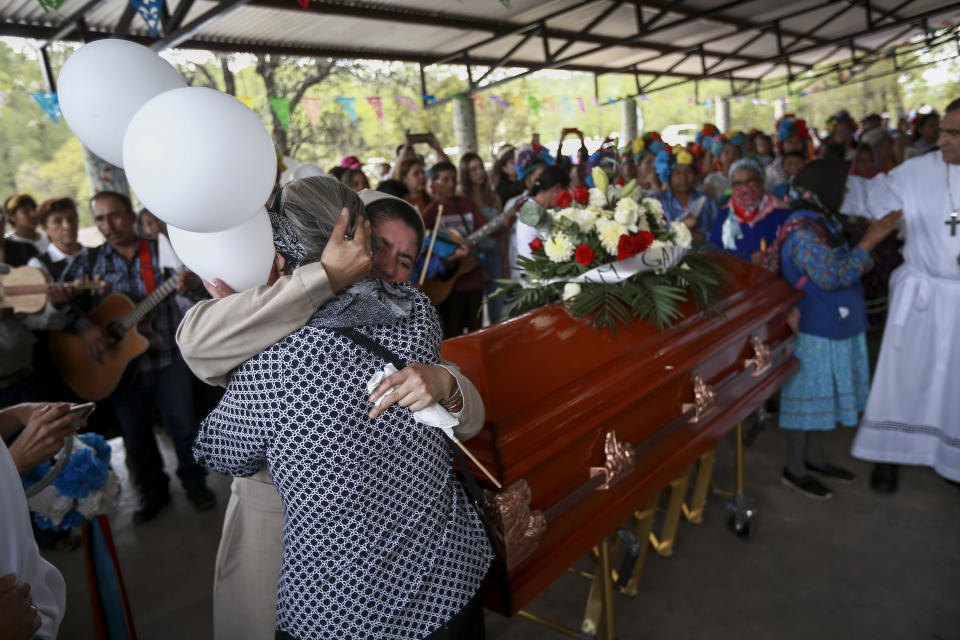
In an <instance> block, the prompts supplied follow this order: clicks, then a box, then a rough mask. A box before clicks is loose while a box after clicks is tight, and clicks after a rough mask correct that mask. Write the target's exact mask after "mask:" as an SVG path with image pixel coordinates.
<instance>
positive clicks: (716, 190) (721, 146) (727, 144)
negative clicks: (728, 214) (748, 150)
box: [703, 132, 743, 206]
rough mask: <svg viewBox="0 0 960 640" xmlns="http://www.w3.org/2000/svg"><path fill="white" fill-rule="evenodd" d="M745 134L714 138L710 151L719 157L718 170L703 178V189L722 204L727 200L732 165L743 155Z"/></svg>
mask: <svg viewBox="0 0 960 640" xmlns="http://www.w3.org/2000/svg"><path fill="white" fill-rule="evenodd" d="M742 145H743V134H742V133H739V132H738V133H735V134H733V135H732V136H730V137H727V136H726V135H723V136H718V137H716V138H714V139H713V144H711V145H710V151H711V152H712V153H713V155H714V156H715V157H716V159H717V163H716V171H714V172H713V173H710V174H708V175H707V177H706V178H704V179H703V191H704V193H706V194H707V195H708V196H710V197H711V198H713V199H714V200H716V201H717V203H718V204H719V205H720V206H723V205H724V204H726V202H727V198H728V197H729V196H728V195H727V190H728V189H729V188H730V167H731V166H732V165H733V163H734V162H736V161H737V160H739V159H740V158H742V157H743V149H742Z"/></svg>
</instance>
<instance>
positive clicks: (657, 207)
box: [643, 198, 667, 227]
mask: <svg viewBox="0 0 960 640" xmlns="http://www.w3.org/2000/svg"><path fill="white" fill-rule="evenodd" d="M643 207H644V208H645V209H646V210H647V211H649V212H650V213H652V214H653V215H654V217H655V218H656V219H657V223H658V224H659V225H660V226H661V227H662V226H665V225H666V224H667V216H666V214H664V212H663V203H661V202H660V201H659V200H657V199H656V198H644V199H643Z"/></svg>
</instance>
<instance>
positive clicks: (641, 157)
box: [631, 131, 666, 195]
mask: <svg viewBox="0 0 960 640" xmlns="http://www.w3.org/2000/svg"><path fill="white" fill-rule="evenodd" d="M631 146H632V149H631V151H633V163H634V165H636V176H637V177H636V180H637V186H638V187H640V188H641V189H643V190H644V191H645V192H646V193H647V194H648V195H653V194H654V193H657V192H658V191H661V190H662V189H664V188H665V185H664V184H663V183H662V182H661V181H660V177H659V176H658V175H657V168H656V166H655V163H656V157H657V154H658V153H659V152H660V151H663V149H664V148H665V147H666V145H664V143H663V140H661V139H660V134H659V133H657V132H656V131H648V132H646V133H644V134H643V135H642V136H640V137H639V138H637V139H636V140H634V141H633V144H632V145H631Z"/></svg>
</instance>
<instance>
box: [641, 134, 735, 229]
mask: <svg viewBox="0 0 960 640" xmlns="http://www.w3.org/2000/svg"><path fill="white" fill-rule="evenodd" d="M655 164H656V169H657V173H658V176H659V178H660V180H662V181H663V183H664V185H666V188H664V189H663V190H662V191H659V192H657V193H654V194H652V195H651V197H652V198H654V199H656V200H658V201H659V202H660V204H662V205H663V213H664V215H666V217H667V220H669V221H670V222H673V221H674V220H682V221H683V222H684V224H686V225H687V226H688V227H690V229H691V231H693V232H694V233H695V234H696V235H697V236H698V237H699V238H706V236H707V234H709V233H710V229H711V227H712V226H713V223H714V220H716V218H717V215H718V213H719V209H718V207H717V203H716V201H715V200H714V199H713V198H711V197H709V196H708V195H706V194H705V193H701V192H700V191H697V189H696V188H695V187H696V184H697V164H696V162H695V160H694V157H693V154H692V153H690V152H689V151H687V150H686V149H684V148H682V147H677V148H676V153H673V152H672V151H670V150H667V149H663V150H661V151H660V152H658V153H657V155H656V160H655Z"/></svg>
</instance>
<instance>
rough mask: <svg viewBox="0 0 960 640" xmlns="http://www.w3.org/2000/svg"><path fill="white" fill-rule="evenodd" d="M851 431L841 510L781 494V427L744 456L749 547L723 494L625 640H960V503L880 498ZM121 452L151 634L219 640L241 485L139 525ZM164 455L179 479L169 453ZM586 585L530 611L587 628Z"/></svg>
mask: <svg viewBox="0 0 960 640" xmlns="http://www.w3.org/2000/svg"><path fill="white" fill-rule="evenodd" d="M853 434H854V430H852V429H843V430H840V431H838V432H834V433H833V434H830V436H828V439H827V453H828V458H829V459H830V460H831V461H832V462H835V463H839V464H842V465H844V466H847V467H849V468H850V469H852V470H854V471H855V472H856V473H857V474H858V478H857V480H856V482H854V483H853V484H851V485H836V486H834V492H835V493H834V496H833V499H832V500H829V501H827V502H816V501H813V500H810V499H809V498H806V497H804V496H802V495H800V494H798V493H796V492H794V491H792V490H791V489H789V488H787V487H785V486H784V485H782V484H781V483H780V471H781V468H782V465H783V459H784V455H785V453H784V452H785V440H784V438H783V434H782V433H781V432H779V431H778V430H777V429H775V428H772V427H768V428H767V429H766V430H765V431H764V432H762V433H761V435H760V437H759V439H758V440H757V442H756V443H755V444H754V445H753V447H752V448H750V449H748V450H747V464H748V467H747V485H748V492H749V493H751V494H752V495H754V496H755V497H756V498H757V502H758V507H759V510H760V513H759V517H758V520H757V522H756V526H755V528H754V536H753V537H752V539H750V540H748V541H745V540H742V539H740V538H737V537H735V536H734V535H733V534H731V533H730V532H729V531H728V530H727V528H726V526H725V522H726V513H725V511H724V503H725V502H726V499H724V498H722V497H720V496H716V495H715V496H711V499H710V502H709V503H708V506H707V511H706V516H705V520H704V522H703V524H701V525H699V526H694V525H690V524H688V523H682V524H681V526H680V531H679V535H678V539H677V545H676V551H675V553H674V555H673V557H671V558H661V557H659V556H657V555H656V554H654V553H652V552H651V553H650V554H648V560H647V567H646V571H645V574H644V576H643V580H642V583H641V586H640V593H639V594H638V595H637V596H636V597H635V598H628V597H625V596H622V595H617V597H616V621H617V628H618V637H619V638H620V639H621V640H627V639H652V638H676V639H682V640H698V639H701V638H703V639H708V638H709V639H711V640H724V639H727V638H730V639H736V640H741V639H742V638H774V639H782V640H794V639H796V640H812V639H833V638H836V639H842V640H859V639H860V638H864V639H867V638H869V639H871V640H873V639H887V638H890V639H921V638H922V639H930V640H934V639H936V640H952V639H960V597H958V587H960V535H958V534H960V491H958V490H957V488H956V487H954V486H952V485H949V484H947V483H946V482H944V481H943V480H942V479H941V478H940V477H939V476H937V475H936V474H935V473H933V472H932V471H931V470H929V469H923V468H905V469H903V470H902V472H901V489H900V492H899V493H897V494H895V495H893V496H886V495H877V494H875V493H873V492H872V491H871V490H870V489H869V486H868V477H869V472H870V468H871V467H870V465H869V464H867V463H863V462H860V461H857V460H852V459H851V458H850V457H849V455H848V453H847V452H848V451H849V448H850V442H851V441H852V438H853ZM111 444H113V445H114V447H115V454H114V462H115V464H114V468H115V469H116V470H117V472H118V473H119V474H121V475H122V480H123V483H124V491H123V494H122V495H121V499H120V505H119V510H118V513H117V515H115V516H114V517H113V518H112V526H113V532H114V536H115V539H116V544H117V552H118V554H119V557H120V562H121V564H122V567H123V571H124V576H125V579H126V584H127V591H128V594H129V596H130V600H131V606H132V609H133V615H134V618H135V620H136V625H137V631H138V634H139V637H140V638H141V640H153V639H160V638H162V639H164V640H168V639H170V638H207V637H210V636H211V602H210V588H211V587H210V585H211V580H212V576H213V562H214V557H215V554H216V549H217V544H218V541H219V537H220V525H221V522H222V518H223V511H224V508H225V507H226V502H227V497H228V494H229V479H227V478H224V477H221V476H216V475H213V476H212V477H211V479H210V484H211V486H212V487H213V489H214V490H215V491H216V492H217V495H218V497H219V500H220V503H219V505H218V509H217V510H215V511H212V512H208V513H205V514H197V513H195V512H194V511H193V510H192V508H191V507H190V505H189V504H188V503H187V501H186V498H185V496H184V494H183V492H182V490H181V489H180V487H179V485H177V484H176V483H174V484H175V486H174V494H173V505H172V508H168V509H166V510H165V511H164V512H163V513H162V514H161V515H160V516H158V517H157V519H156V520H154V521H152V522H150V523H148V524H146V525H142V526H137V527H134V526H133V524H132V523H131V513H132V511H133V509H134V507H135V504H136V500H135V496H134V495H133V493H132V491H131V490H130V487H129V483H128V482H127V478H126V469H125V467H124V465H123V452H122V446H121V445H120V442H119V441H112V442H111ZM164 454H165V456H166V460H167V463H168V471H169V472H170V473H171V475H172V471H173V464H174V462H175V461H174V458H173V453H172V449H171V447H170V446H169V442H166V443H165V447H164ZM715 478H716V479H717V482H718V484H720V485H729V484H731V482H728V481H727V479H732V446H731V443H730V442H729V440H728V441H726V442H724V443H722V444H721V447H720V450H719V455H718V463H717V470H716V474H715ZM45 555H46V557H47V558H48V559H49V560H50V561H51V562H53V563H54V564H55V565H56V566H57V567H59V568H60V570H61V571H62V572H63V574H64V577H65V578H66V581H67V586H68V594H67V597H68V601H67V602H68V605H67V613H66V618H65V619H64V622H63V625H62V626H61V633H60V637H61V638H69V639H74V638H89V637H91V626H90V615H89V610H88V596H87V592H86V576H85V569H84V566H83V559H82V555H81V553H80V552H69V553H68V552H50V553H46V554H45ZM582 564H583V567H584V568H587V564H586V561H584V563H582ZM588 586H589V583H588V582H587V581H586V580H584V579H583V578H581V577H579V576H576V575H574V574H568V575H566V576H564V577H562V578H561V579H560V580H558V581H557V582H556V583H555V584H554V585H552V586H551V587H550V588H549V589H548V590H547V591H546V592H544V593H543V594H542V595H540V596H539V597H538V598H537V599H536V600H535V601H534V602H533V603H531V604H530V606H529V607H528V609H530V610H531V611H534V612H536V613H538V614H540V615H544V616H547V617H551V618H554V619H556V620H558V621H561V622H563V623H564V624H567V625H569V626H577V625H578V624H579V621H578V616H579V615H580V612H581V611H582V608H583V605H584V600H585V598H586V594H587V588H588ZM487 630H488V631H487V635H488V638H490V639H492V640H520V639H523V640H537V639H540V638H544V639H548V638H560V637H563V636H562V635H559V634H557V633H556V632H553V631H550V630H548V629H546V628H544V627H541V626H540V625H537V624H535V623H533V622H530V621H528V620H525V619H522V618H517V617H515V618H511V619H507V618H503V617H501V616H499V615H496V614H493V613H488V616H487ZM238 640H244V639H238ZM254 640H256V639H254Z"/></svg>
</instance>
